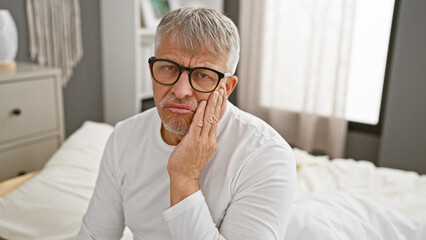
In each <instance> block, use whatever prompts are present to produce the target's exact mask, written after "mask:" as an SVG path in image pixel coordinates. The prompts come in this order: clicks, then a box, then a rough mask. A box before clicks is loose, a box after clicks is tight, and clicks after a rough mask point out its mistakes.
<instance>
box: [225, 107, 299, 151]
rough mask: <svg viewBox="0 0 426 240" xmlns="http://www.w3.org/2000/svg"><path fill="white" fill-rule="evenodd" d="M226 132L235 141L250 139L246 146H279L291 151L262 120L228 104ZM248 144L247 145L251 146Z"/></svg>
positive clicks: (277, 134) (280, 137) (278, 135)
mask: <svg viewBox="0 0 426 240" xmlns="http://www.w3.org/2000/svg"><path fill="white" fill-rule="evenodd" d="M228 107H229V108H230V109H229V116H227V121H226V123H225V124H226V126H225V127H224V128H225V129H227V131H226V132H228V133H229V134H233V135H234V136H235V137H236V138H237V139H239V140H243V139H250V141H248V142H246V144H249V142H250V143H251V144H255V145H258V146H259V147H261V146H264V145H265V144H266V145H279V146H281V147H283V148H286V149H291V147H290V146H289V145H288V143H287V142H286V141H285V140H284V138H283V137H282V136H281V135H280V134H279V133H278V132H277V131H276V130H275V129H274V128H272V127H271V126H270V125H269V124H268V123H266V122H265V121H264V120H262V119H260V118H258V117H256V116H254V115H252V114H250V113H248V112H245V111H243V110H241V109H239V108H237V107H235V106H234V105H232V104H229V105H228ZM251 144H249V145H251Z"/></svg>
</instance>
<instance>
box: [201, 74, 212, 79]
mask: <svg viewBox="0 0 426 240" xmlns="http://www.w3.org/2000/svg"><path fill="white" fill-rule="evenodd" d="M198 77H200V78H203V79H209V78H211V77H210V76H209V75H207V74H205V73H199V74H198Z"/></svg>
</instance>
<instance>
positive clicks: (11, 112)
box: [0, 62, 64, 181]
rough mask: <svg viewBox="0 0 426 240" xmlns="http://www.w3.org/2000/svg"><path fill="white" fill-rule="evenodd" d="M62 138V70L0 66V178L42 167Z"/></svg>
mask: <svg viewBox="0 0 426 240" xmlns="http://www.w3.org/2000/svg"><path fill="white" fill-rule="evenodd" d="M63 140H64V114H63V100H62V83H61V71H60V70H59V69H54V68H47V67H41V66H39V65H35V64H29V63H19V62H18V64H17V67H16V69H13V70H10V69H0V181H2V180H4V179H7V178H11V177H15V176H17V175H18V174H20V173H24V172H30V171H34V170H37V169H41V168H42V167H43V166H44V164H45V163H46V161H47V160H48V159H49V158H50V157H51V156H52V154H53V153H54V152H55V151H56V150H57V149H58V148H59V146H60V145H61V144H62V142H63Z"/></svg>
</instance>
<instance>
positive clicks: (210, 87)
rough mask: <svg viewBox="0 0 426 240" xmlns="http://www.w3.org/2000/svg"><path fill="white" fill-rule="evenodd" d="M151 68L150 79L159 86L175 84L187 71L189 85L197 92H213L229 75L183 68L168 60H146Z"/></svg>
mask: <svg viewBox="0 0 426 240" xmlns="http://www.w3.org/2000/svg"><path fill="white" fill-rule="evenodd" d="M148 63H149V65H150V68H151V74H152V78H153V79H154V80H155V81H156V82H157V83H159V84H163V85H173V84H175V83H177V81H178V80H179V78H180V75H181V74H182V72H183V71H184V70H186V71H188V72H189V74H188V76H189V84H191V87H192V88H193V89H194V90H195V91H198V92H202V93H210V92H213V91H214V90H215V89H216V88H217V86H218V85H219V82H220V80H221V79H222V78H225V77H229V76H231V75H232V74H231V73H221V72H219V71H216V70H214V69H211V68H207V67H195V68H189V67H183V66H181V65H179V64H177V63H175V62H173V61H171V60H168V59H157V58H155V57H151V58H149V59H148Z"/></svg>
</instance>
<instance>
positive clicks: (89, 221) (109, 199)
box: [77, 133, 124, 240]
mask: <svg viewBox="0 0 426 240" xmlns="http://www.w3.org/2000/svg"><path fill="white" fill-rule="evenodd" d="M113 159H114V133H113V134H111V136H110V138H109V139H108V142H107V144H106V147H105V151H104V154H103V157H102V161H101V166H100V169H99V175H98V179H97V181H96V186H95V190H94V192H93V196H92V199H91V201H90V204H89V208H88V209H87V212H86V214H85V215H84V217H83V221H82V226H81V229H80V232H79V234H78V236H77V239H79V240H83V239H120V238H121V236H122V234H123V230H124V214H123V208H122V197H121V193H120V184H119V183H118V181H117V179H119V178H118V173H117V167H116V166H115V164H114V161H113Z"/></svg>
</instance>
